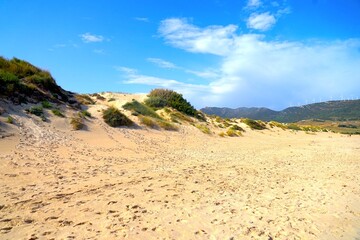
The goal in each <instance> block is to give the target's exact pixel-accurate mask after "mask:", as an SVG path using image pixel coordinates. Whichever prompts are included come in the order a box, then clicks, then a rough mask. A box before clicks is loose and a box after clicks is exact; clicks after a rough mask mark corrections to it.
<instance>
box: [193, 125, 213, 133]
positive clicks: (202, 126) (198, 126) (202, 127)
mask: <svg viewBox="0 0 360 240" xmlns="http://www.w3.org/2000/svg"><path fill="white" fill-rule="evenodd" d="M195 127H196V128H197V129H199V130H200V131H202V132H203V133H205V134H211V131H210V129H209V128H208V127H207V126H205V125H203V124H196V125H195Z"/></svg>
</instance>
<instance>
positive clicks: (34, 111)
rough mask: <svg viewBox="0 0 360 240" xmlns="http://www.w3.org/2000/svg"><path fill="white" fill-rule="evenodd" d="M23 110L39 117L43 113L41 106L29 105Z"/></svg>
mask: <svg viewBox="0 0 360 240" xmlns="http://www.w3.org/2000/svg"><path fill="white" fill-rule="evenodd" d="M25 111H26V112H28V113H31V114H33V115H36V116H38V117H41V116H43V115H44V111H43V107H42V106H34V107H31V108H30V109H26V110H25Z"/></svg>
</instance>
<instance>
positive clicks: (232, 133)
mask: <svg viewBox="0 0 360 240" xmlns="http://www.w3.org/2000/svg"><path fill="white" fill-rule="evenodd" d="M239 133H240V132H238V131H236V130H234V129H231V128H229V129H228V130H227V131H226V135H228V136H229V137H237V136H239ZM240 134H241V133H240Z"/></svg>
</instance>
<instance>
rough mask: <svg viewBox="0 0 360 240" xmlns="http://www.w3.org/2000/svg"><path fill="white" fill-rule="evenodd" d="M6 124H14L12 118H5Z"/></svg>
mask: <svg viewBox="0 0 360 240" xmlns="http://www.w3.org/2000/svg"><path fill="white" fill-rule="evenodd" d="M6 122H7V123H10V124H14V122H15V119H14V118H13V117H11V116H8V117H7V118H6Z"/></svg>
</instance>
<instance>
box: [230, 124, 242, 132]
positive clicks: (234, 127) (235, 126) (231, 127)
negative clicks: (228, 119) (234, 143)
mask: <svg viewBox="0 0 360 240" xmlns="http://www.w3.org/2000/svg"><path fill="white" fill-rule="evenodd" d="M230 129H231V130H234V131H240V132H245V130H244V129H243V128H242V127H240V126H238V125H235V124H234V125H231V126H230Z"/></svg>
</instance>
